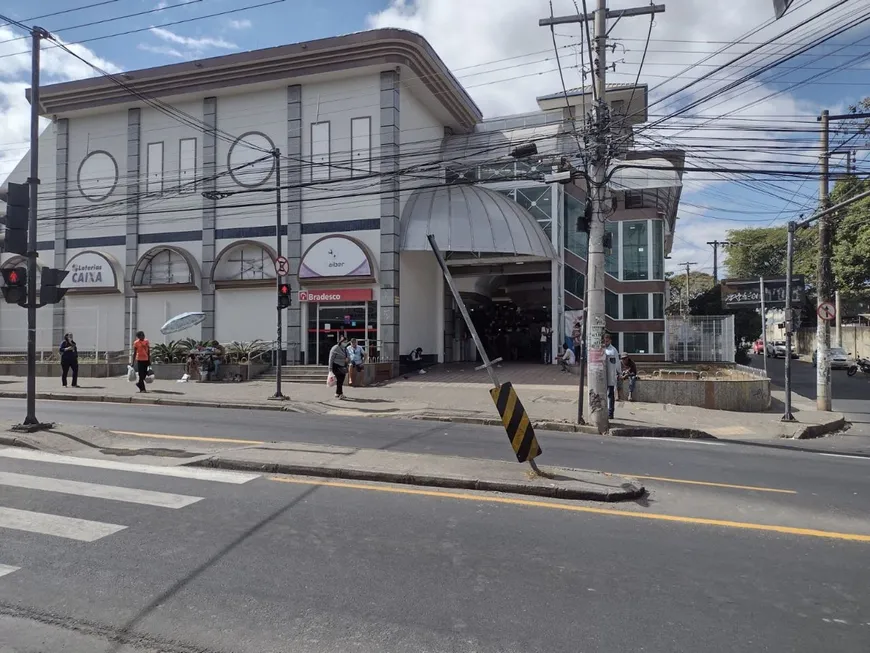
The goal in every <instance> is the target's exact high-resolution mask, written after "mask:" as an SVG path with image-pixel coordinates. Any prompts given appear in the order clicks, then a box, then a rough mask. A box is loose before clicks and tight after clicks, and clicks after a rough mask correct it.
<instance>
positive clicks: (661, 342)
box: [653, 333, 665, 354]
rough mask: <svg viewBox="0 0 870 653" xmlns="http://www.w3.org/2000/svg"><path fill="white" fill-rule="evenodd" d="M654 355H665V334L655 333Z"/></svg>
mask: <svg viewBox="0 0 870 653" xmlns="http://www.w3.org/2000/svg"><path fill="white" fill-rule="evenodd" d="M653 353H654V354H664V353H665V334H664V333H653Z"/></svg>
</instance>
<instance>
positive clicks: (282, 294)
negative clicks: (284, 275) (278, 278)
mask: <svg viewBox="0 0 870 653" xmlns="http://www.w3.org/2000/svg"><path fill="white" fill-rule="evenodd" d="M290 303H291V302H290V284H289V283H282V284H281V285H280V286H278V310H281V309H283V308H290Z"/></svg>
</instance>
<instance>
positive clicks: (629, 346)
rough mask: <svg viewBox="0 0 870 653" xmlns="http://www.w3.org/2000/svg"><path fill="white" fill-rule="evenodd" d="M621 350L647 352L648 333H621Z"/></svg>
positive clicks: (629, 352)
mask: <svg viewBox="0 0 870 653" xmlns="http://www.w3.org/2000/svg"><path fill="white" fill-rule="evenodd" d="M622 351H624V352H625V353H626V354H649V353H650V351H649V334H648V333H623V334H622Z"/></svg>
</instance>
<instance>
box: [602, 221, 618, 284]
mask: <svg viewBox="0 0 870 653" xmlns="http://www.w3.org/2000/svg"><path fill="white" fill-rule="evenodd" d="M604 232H605V233H606V234H610V248H609V249H607V248H605V249H604V255H605V258H604V271H605V272H607V274H609V275H610V276H612V277H614V278H616V279H619V223H618V222H605V223H604Z"/></svg>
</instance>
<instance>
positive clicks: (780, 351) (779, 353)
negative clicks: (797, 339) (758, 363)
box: [767, 340, 797, 358]
mask: <svg viewBox="0 0 870 653" xmlns="http://www.w3.org/2000/svg"><path fill="white" fill-rule="evenodd" d="M767 355H768V356H770V357H771V358H785V341H783V340H775V341H773V342H768V343H767ZM791 357H792V358H797V353H796V352H795V349H794V345H792V346H791Z"/></svg>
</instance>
